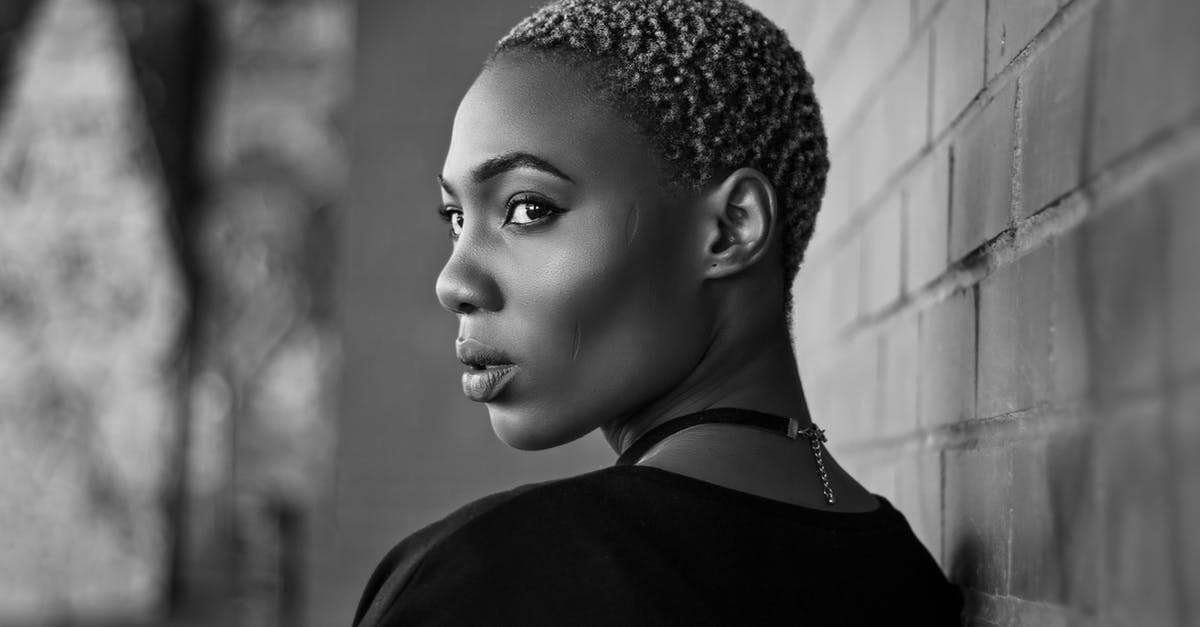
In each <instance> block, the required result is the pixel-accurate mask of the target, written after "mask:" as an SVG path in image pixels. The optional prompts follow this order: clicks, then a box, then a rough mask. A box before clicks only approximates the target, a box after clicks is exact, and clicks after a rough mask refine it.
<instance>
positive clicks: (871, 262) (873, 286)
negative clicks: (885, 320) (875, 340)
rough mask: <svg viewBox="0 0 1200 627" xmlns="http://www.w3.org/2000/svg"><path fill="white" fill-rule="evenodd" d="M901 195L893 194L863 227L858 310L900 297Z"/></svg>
mask: <svg viewBox="0 0 1200 627" xmlns="http://www.w3.org/2000/svg"><path fill="white" fill-rule="evenodd" d="M902 209H903V205H902V204H901V197H900V196H899V195H895V196H892V197H891V198H890V199H889V200H888V201H887V202H885V203H884V205H883V207H881V208H880V210H879V211H877V212H876V213H875V215H872V216H871V217H870V219H869V220H868V222H867V224H866V226H865V227H864V233H863V246H862V255H863V258H862V271H863V279H862V287H863V293H862V295H861V296H860V298H859V304H860V305H861V310H860V313H863V314H871V313H875V312H878V311H879V310H881V309H883V308H884V307H886V306H888V305H890V304H892V303H893V302H895V301H896V299H898V298H899V297H900V294H901V291H902V286H901V281H902V277H903V275H904V265H903V264H904V257H903V254H902V253H903V247H902V244H903V241H904V230H903V228H902V224H903V222H902V215H901V210H902Z"/></svg>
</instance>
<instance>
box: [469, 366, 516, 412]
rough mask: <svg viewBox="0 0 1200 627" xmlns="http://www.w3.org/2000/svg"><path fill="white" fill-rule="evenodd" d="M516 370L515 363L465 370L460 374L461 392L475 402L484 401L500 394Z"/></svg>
mask: <svg viewBox="0 0 1200 627" xmlns="http://www.w3.org/2000/svg"><path fill="white" fill-rule="evenodd" d="M516 371H517V366H516V365H515V364H507V365H504V366H488V367H487V368H484V369H483V370H467V371H466V372H464V373H463V374H462V388H463V394H466V395H467V398H469V399H471V400H473V401H475V402H477V403H486V402H488V401H490V400H492V399H494V398H496V396H497V395H499V394H500V391H501V390H503V389H504V386H506V385H508V382H509V381H511V380H512V376H513V373H515V372H516Z"/></svg>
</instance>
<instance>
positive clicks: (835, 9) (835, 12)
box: [792, 0, 860, 80]
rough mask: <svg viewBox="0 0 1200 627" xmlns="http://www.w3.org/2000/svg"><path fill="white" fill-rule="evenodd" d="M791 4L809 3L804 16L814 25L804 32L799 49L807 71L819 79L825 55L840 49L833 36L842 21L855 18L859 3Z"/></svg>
mask: <svg viewBox="0 0 1200 627" xmlns="http://www.w3.org/2000/svg"><path fill="white" fill-rule="evenodd" d="M792 4H800V5H805V4H808V5H811V6H810V8H809V9H808V15H807V16H806V18H807V19H808V20H811V21H812V23H813V24H814V27H812V28H811V29H809V30H808V32H807V33H806V34H805V35H806V36H805V40H804V47H803V48H801V49H800V50H801V51H802V52H803V53H804V54H805V56H806V59H807V63H808V66H809V71H811V72H813V75H814V76H816V77H817V78H818V79H819V80H820V79H823V78H824V76H823V73H821V72H819V68H820V66H822V65H823V64H824V63H825V57H827V56H829V55H831V54H834V53H836V52H837V51H838V50H840V49H841V46H835V44H836V43H838V42H835V41H834V40H833V38H834V36H836V35H838V34H840V33H839V30H840V28H841V26H842V23H843V22H845V21H846V20H848V19H856V18H857V16H854V17H853V18H852V14H853V13H855V12H856V11H858V9H859V6H860V5H859V4H857V3H854V2H845V1H844V0H814V2H811V3H803V2H793V3H792Z"/></svg>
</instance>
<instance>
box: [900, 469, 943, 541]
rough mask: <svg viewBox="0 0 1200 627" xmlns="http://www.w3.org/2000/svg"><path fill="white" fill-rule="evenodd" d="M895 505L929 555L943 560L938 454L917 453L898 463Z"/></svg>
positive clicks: (940, 484)
mask: <svg viewBox="0 0 1200 627" xmlns="http://www.w3.org/2000/svg"><path fill="white" fill-rule="evenodd" d="M894 505H895V506H896V508H897V509H899V510H900V511H901V512H903V513H904V517H905V518H907V519H908V524H909V526H911V527H912V529H913V533H915V534H916V535H917V538H918V539H920V540H921V544H923V545H925V548H926V550H928V551H929V554H930V555H932V556H933V558H934V559H936V560H937V561H938V563H939V564H940V563H942V457H941V453H938V452H933V453H920V454H917V455H913V456H911V457H908V458H906V459H904V460H902V461H901V462H900V463H899V464H897V467H896V499H895V503H894Z"/></svg>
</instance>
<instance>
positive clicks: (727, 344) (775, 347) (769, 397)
mask: <svg viewBox="0 0 1200 627" xmlns="http://www.w3.org/2000/svg"><path fill="white" fill-rule="evenodd" d="M713 337H714V339H713V341H712V343H711V344H710V346H709V348H708V350H707V351H706V352H705V354H704V357H703V358H702V359H701V361H700V364H699V365H698V366H697V367H696V368H695V369H693V371H692V373H691V374H690V375H688V377H687V378H686V379H684V380H683V381H682V382H680V384H679V385H677V386H676V387H675V388H674V389H672V390H671V391H670V392H669V393H667V394H665V395H663V396H661V397H659V398H658V399H656V400H655V401H653V402H652V403H650V404H649V405H646V406H644V407H642V408H640V409H638V410H636V411H635V412H633V413H632V414H630V415H626V416H621V417H618V418H615V419H613V420H612V421H610V422H609V423H608V424H606V425H605V426H604V427H603V432H604V435H605V437H606V438H607V439H608V443H609V445H610V446H612V448H613V450H614V451H616V452H617V453H618V454H620V453H621V452H622V451H624V450H625V449H626V448H628V447H629V446H630V445H631V444H632V443H633V442H634V441H636V440H637V439H638V438H639V437H640V436H641V435H642V434H644V433H646V432H647V431H649V430H650V429H653V428H654V427H656V426H658V425H660V424H662V423H664V422H666V421H668V420H671V419H672V418H677V417H679V416H685V415H687V414H691V413H694V412H697V411H700V410H703V409H709V408H712V407H740V408H743V409H753V410H757V411H761V412H765V413H769V414H776V415H780V416H789V417H793V418H796V419H797V420H798V421H799V422H800V426H801V428H803V427H805V426H807V425H808V424H810V423H811V419H810V416H809V413H808V404H807V402H806V401H805V398H804V389H803V387H802V386H801V383H800V373H799V369H798V368H797V367H796V359H795V356H794V355H793V354H792V348H791V342H790V339H789V334H788V329H787V322H786V320H785V318H784V315H783V312H782V311H780V312H779V314H778V315H777V316H771V317H770V318H769V319H768V320H761V321H755V320H739V321H738V323H737V328H736V329H734V328H724V329H719V332H717V333H714V334H713Z"/></svg>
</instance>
